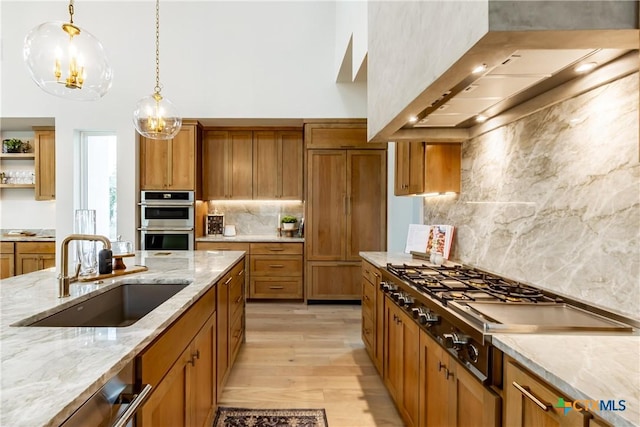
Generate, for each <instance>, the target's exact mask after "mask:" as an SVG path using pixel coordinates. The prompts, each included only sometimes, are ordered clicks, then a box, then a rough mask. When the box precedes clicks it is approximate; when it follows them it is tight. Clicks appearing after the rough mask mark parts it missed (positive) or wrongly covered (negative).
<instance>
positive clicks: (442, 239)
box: [404, 224, 455, 259]
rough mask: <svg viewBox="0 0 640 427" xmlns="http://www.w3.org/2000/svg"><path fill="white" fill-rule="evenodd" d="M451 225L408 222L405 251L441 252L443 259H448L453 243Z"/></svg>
mask: <svg viewBox="0 0 640 427" xmlns="http://www.w3.org/2000/svg"><path fill="white" fill-rule="evenodd" d="M454 230H455V227H454V226H453V225H441V224H436V225H425V224H409V233H408V235H407V244H406V247H405V250H404V251H405V252H406V253H411V251H417V252H425V253H428V254H430V253H433V252H437V253H439V254H442V257H443V258H444V259H449V254H450V253H451V245H452V243H453V233H454Z"/></svg>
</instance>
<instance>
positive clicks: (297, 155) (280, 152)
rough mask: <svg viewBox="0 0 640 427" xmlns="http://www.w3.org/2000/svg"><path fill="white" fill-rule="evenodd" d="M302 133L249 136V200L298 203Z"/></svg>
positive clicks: (300, 184)
mask: <svg viewBox="0 0 640 427" xmlns="http://www.w3.org/2000/svg"><path fill="white" fill-rule="evenodd" d="M302 151H303V146H302V131H270V130H269V131H266V130H265V131H255V132H253V199H254V200H255V199H281V200H302V198H303V196H302Z"/></svg>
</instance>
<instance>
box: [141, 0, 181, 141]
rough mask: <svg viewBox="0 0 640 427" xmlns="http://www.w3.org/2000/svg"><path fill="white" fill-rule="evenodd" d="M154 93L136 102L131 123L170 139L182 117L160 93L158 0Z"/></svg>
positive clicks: (148, 134) (147, 133)
mask: <svg viewBox="0 0 640 427" xmlns="http://www.w3.org/2000/svg"><path fill="white" fill-rule="evenodd" d="M153 90H154V93H153V94H152V95H149V96H145V97H144V98H142V99H141V100H140V101H138V103H137V104H136V109H135V110H134V112H133V125H134V126H135V127H136V130H137V131H138V133H139V134H140V135H142V136H144V137H146V138H150V139H171V138H173V137H174V136H176V135H177V134H178V132H179V131H180V127H181V126H182V118H181V117H180V115H179V114H178V110H177V109H176V107H175V105H174V104H173V103H172V102H171V101H169V100H168V99H167V98H164V97H163V96H162V95H160V90H161V87H160V0H156V86H155V87H154V89H153Z"/></svg>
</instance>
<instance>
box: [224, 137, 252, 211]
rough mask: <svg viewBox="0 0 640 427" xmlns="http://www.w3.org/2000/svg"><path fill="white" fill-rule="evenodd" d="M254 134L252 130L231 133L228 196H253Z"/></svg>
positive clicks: (247, 197) (234, 197) (246, 197)
mask: <svg viewBox="0 0 640 427" xmlns="http://www.w3.org/2000/svg"><path fill="white" fill-rule="evenodd" d="M252 138H253V136H252V132H251V131H233V132H230V133H229V141H230V145H229V151H228V153H229V160H228V161H229V168H228V169H227V170H228V171H229V175H227V181H228V182H229V183H230V186H229V193H228V198H230V199H236V200H251V198H252V197H253V139H252Z"/></svg>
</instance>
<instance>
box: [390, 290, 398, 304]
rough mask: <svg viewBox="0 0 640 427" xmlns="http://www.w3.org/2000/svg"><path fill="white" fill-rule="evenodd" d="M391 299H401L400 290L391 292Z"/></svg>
mask: <svg viewBox="0 0 640 427" xmlns="http://www.w3.org/2000/svg"><path fill="white" fill-rule="evenodd" d="M391 299H393V300H394V301H396V302H398V300H399V299H400V292H391Z"/></svg>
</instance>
